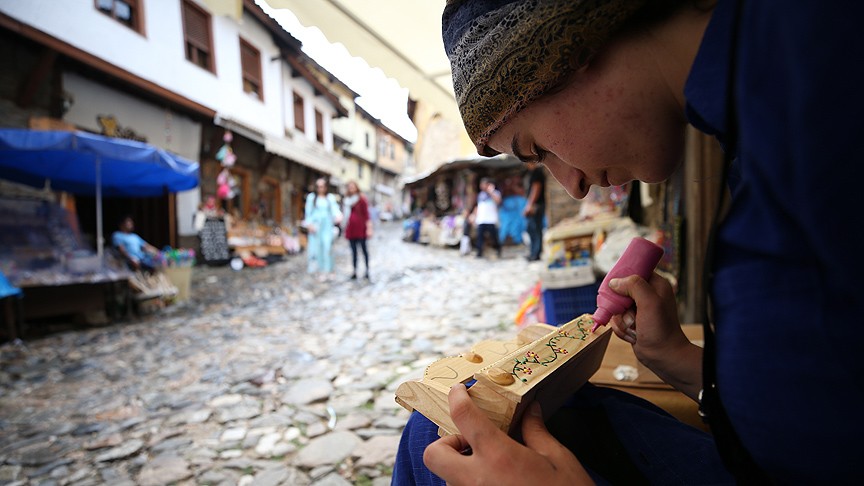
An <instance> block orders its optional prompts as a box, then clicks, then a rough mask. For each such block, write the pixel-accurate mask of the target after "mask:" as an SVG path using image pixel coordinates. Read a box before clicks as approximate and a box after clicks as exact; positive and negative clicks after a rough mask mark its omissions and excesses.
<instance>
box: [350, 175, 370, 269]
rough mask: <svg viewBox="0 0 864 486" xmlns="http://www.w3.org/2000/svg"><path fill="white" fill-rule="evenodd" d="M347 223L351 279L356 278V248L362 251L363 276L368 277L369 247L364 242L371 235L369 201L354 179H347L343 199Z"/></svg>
mask: <svg viewBox="0 0 864 486" xmlns="http://www.w3.org/2000/svg"><path fill="white" fill-rule="evenodd" d="M343 204H344V206H345V210H344V211H343V213H344V214H345V215H346V220H347V221H348V223H347V224H346V225H345V238H346V239H347V240H348V243H350V244H351V265H352V271H351V280H356V279H357V250H358V248H359V249H360V250H361V251H362V252H363V265H364V268H365V269H366V274H365V275H363V278H365V279H366V280H369V279H370V275H369V249H368V248H367V245H366V242H367V240H368V239H369V238H370V237H371V236H372V231H373V230H372V218H370V216H369V203H368V201H367V200H366V196H364V195H363V193H362V192H360V187H359V186H358V185H357V182H355V181H348V184H347V185H346V195H345V199H344V201H343Z"/></svg>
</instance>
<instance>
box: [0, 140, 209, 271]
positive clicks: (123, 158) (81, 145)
mask: <svg viewBox="0 0 864 486" xmlns="http://www.w3.org/2000/svg"><path fill="white" fill-rule="evenodd" d="M0 178H2V179H7V180H11V181H15V182H20V183H23V184H27V185H30V186H34V187H42V186H44V185H45V183H46V181H50V184H51V187H52V188H53V189H56V190H61V191H66V192H70V193H72V194H77V195H95V197H96V231H97V238H96V242H97V252H98V254H99V256H100V257H101V256H102V253H103V246H104V242H103V238H102V197H103V196H122V197H151V196H161V195H163V194H165V193H166V192H178V191H184V190H187V189H192V188H194V187H197V186H198V163H197V162H194V161H191V160H188V159H184V158H182V157H180V156H178V155H174V154H172V153H170V152H167V151H165V150H163V149H160V148H157V147H153V146H152V145H149V144H146V143H143V142H136V141H134V140H123V139H117V138H110V137H105V136H102V135H94V134H92V133H86V132H64V131H44V130H24V129H0Z"/></svg>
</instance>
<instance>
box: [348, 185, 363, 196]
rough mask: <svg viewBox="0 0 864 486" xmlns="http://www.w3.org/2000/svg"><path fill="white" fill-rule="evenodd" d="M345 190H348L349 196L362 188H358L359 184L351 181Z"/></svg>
mask: <svg viewBox="0 0 864 486" xmlns="http://www.w3.org/2000/svg"><path fill="white" fill-rule="evenodd" d="M345 190H346V191H347V192H348V195H349V196H353V195H354V194H357V193H358V192H360V189H358V188H357V184H355V183H353V182H349V183H348V186H347V187H346V189H345Z"/></svg>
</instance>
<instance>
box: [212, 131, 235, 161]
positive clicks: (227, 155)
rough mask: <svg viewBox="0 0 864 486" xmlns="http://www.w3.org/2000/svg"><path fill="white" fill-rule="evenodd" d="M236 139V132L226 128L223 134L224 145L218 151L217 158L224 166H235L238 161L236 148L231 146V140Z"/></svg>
mask: <svg viewBox="0 0 864 486" xmlns="http://www.w3.org/2000/svg"><path fill="white" fill-rule="evenodd" d="M232 140H234V134H232V133H231V131H230V130H225V134H223V135H222V141H223V142H225V143H224V144H223V145H222V147H220V148H219V150H218V151H217V152H216V160H218V161H219V162H220V163H222V167H233V166H234V163H235V162H237V156H236V155H234V149H232V148H231V141H232Z"/></svg>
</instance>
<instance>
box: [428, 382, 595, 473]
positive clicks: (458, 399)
mask: <svg viewBox="0 0 864 486" xmlns="http://www.w3.org/2000/svg"><path fill="white" fill-rule="evenodd" d="M448 398H449V403H450V416H451V417H452V418H453V422H454V423H455V424H456V426H457V427H458V428H459V430H460V432H462V435H451V436H447V437H442V438H441V439H438V440H437V441H435V442H433V443H432V444H430V445H429V447H427V448H426V452H424V454H423V462H424V463H425V464H426V466H427V467H428V468H429V470H430V471H432V472H433V473H435V474H437V475H438V476H440V477H441V478H442V479H444V480H445V481H447V484H448V485H454V486H458V485H461V484H472V485H477V484H489V485H508V484H518V485H524V484H527V483H535V482H536V483H538V484H544V485H557V484H561V485H565V484H566V485H574V484H593V482H592V481H591V478H590V477H589V476H588V473H587V472H585V469H584V468H583V467H582V465H581V464H580V463H579V460H578V459H576V456H574V455H573V453H572V452H570V451H569V450H568V449H567V448H565V447H564V446H562V445H561V444H560V443H559V442H558V441H556V440H555V438H554V437H552V435H550V434H549V431H547V430H546V425H545V424H544V423H543V417H542V412H541V410H540V406H539V405H538V404H537V403H534V404H532V405H531V406H530V407H529V408H528V410H527V412H526V413H525V414H524V415H523V417H522V437H523V439H524V441H525V445H522V444H519V443H518V442H516V441H515V440H513V439H511V438H510V437H508V436H507V434H505V433H504V432H501V431H500V430H498V428H497V427H495V425H494V424H493V423H492V421H491V420H489V418H488V417H486V415H485V414H484V413H483V411H482V410H480V409H479V408H478V407H477V405H475V404H474V402H473V401H472V400H471V397H470V396H469V395H468V392H467V391H466V389H465V386H463V385H454V386H453V387H452V388H451V389H450V395H449V397H448ZM469 447H470V451H471V452H470V454H467V455H466V454H463V452H464V451H466V450H469Z"/></svg>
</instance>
